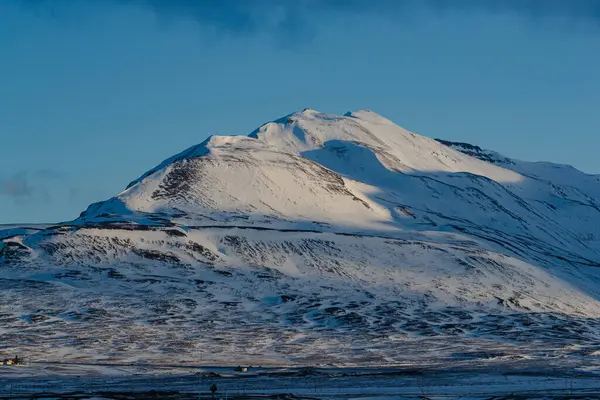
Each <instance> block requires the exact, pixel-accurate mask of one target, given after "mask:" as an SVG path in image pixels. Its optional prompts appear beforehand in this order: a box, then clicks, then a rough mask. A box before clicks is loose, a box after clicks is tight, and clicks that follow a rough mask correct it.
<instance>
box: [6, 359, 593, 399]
mask: <svg viewBox="0 0 600 400" xmlns="http://www.w3.org/2000/svg"><path fill="white" fill-rule="evenodd" d="M596 371H597V369H596V368H595V367H594V368H589V370H588V371H581V370H579V371H573V370H570V368H568V367H564V368H561V367H560V365H556V364H550V365H539V366H538V367H537V368H533V366H531V365H528V366H525V365H522V366H519V365H513V366H500V365H499V366H495V365H491V366H484V365H472V366H471V367H469V368H465V367H459V366H458V365H445V366H437V367H435V368H430V369H427V368H410V367H402V368H373V369H368V368H260V367H257V368H251V369H250V370H249V371H248V372H244V373H241V372H234V368H233V367H181V366H163V367H161V368H158V369H151V368H150V367H142V366H131V365H114V366H111V365H108V364H105V365H93V364H59V363H39V364H29V365H24V366H19V367H18V368H16V367H15V368H12V369H7V368H4V369H2V370H1V371H0V374H1V375H0V398H3V399H4V398H7V399H24V398H27V399H66V398H68V399H141V398H161V399H212V398H215V399H225V398H227V399H231V400H236V399H237V400H253V399H296V400H302V399H321V400H327V399H331V400H334V399H356V400H359V399H360V400H367V399H378V400H391V399H422V400H425V399H482V400H483V399H486V400H487V399H494V400H503V399H505V400H509V399H512V400H520V399H522V400H524V399H595V398H596V399H597V398H600V379H598V375H597V374H596ZM42 372H43V373H44V375H39V374H41V373H42ZM53 374H54V375H53ZM213 384H215V385H216V386H217V393H216V395H215V396H214V397H213V396H212V395H211V393H210V391H209V388H210V386H211V385H213Z"/></svg>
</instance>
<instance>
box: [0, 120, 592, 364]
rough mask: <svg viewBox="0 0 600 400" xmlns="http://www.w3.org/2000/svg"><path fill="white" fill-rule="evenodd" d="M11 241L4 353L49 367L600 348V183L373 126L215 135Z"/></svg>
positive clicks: (336, 124)
mask: <svg viewBox="0 0 600 400" xmlns="http://www.w3.org/2000/svg"><path fill="white" fill-rule="evenodd" d="M0 240H2V242H0V243H2V244H1V245H0V246H2V248H1V250H0V251H1V253H0V262H1V263H2V270H3V274H2V277H1V278H0V288H1V289H2V290H1V292H0V318H2V320H3V324H2V325H1V327H0V340H2V343H5V344H6V343H8V345H7V346H8V348H9V349H11V351H13V352H14V351H16V350H19V351H21V353H27V352H28V351H30V352H31V351H33V350H32V349H29V348H28V347H27V346H28V343H31V342H30V341H31V340H34V338H35V340H36V341H37V342H38V343H39V346H40V348H39V349H38V348H36V349H35V351H36V353H38V354H41V357H45V358H48V359H57V357H73V358H75V357H78V358H79V359H81V358H82V357H83V358H84V359H85V358H88V359H98V358H102V357H104V358H106V359H109V360H111V359H115V360H116V359H118V360H142V359H145V360H147V361H160V360H162V359H163V358H165V357H166V356H168V355H169V354H171V353H172V352H178V354H179V355H181V352H182V350H185V355H184V356H182V357H183V358H184V361H190V362H192V361H194V360H195V361H197V360H198V357H199V356H200V355H201V354H206V352H209V353H210V354H211V356H210V357H208V358H205V360H212V362H215V363H222V362H228V361H230V360H232V358H235V359H237V360H239V359H240V358H244V359H247V360H248V361H249V362H250V361H251V362H255V363H256V362H260V363H268V362H273V363H275V362H279V363H290V364H314V363H326V362H338V363H345V364H373V363H387V364H389V363H396V362H402V361H404V360H405V359H406V358H411V360H414V359H415V357H417V353H418V357H423V358H427V357H429V358H431V357H433V355H434V354H435V357H436V359H446V358H448V359H451V358H452V357H454V356H455V355H456V354H459V353H460V354H465V352H468V351H469V349H470V348H471V347H470V346H473V345H475V346H480V341H485V343H486V346H496V348H497V351H499V352H500V353H501V354H512V352H514V351H515V349H518V352H519V353H521V354H527V355H528V357H536V356H537V355H538V352H543V354H545V355H548V354H549V353H548V352H549V351H550V352H552V351H554V352H556V354H557V355H560V356H564V355H569V354H570V353H569V352H572V351H574V350H573V348H572V346H571V345H572V344H573V343H577V344H578V346H588V347H590V346H593V345H594V343H595V341H597V340H598V336H599V334H600V324H598V322H597V318H598V317H599V316H600V282H599V279H600V273H599V267H600V178H599V177H598V176H593V175H587V174H584V173H582V172H580V171H577V170H575V169H574V168H572V167H570V166H564V165H557V164H551V163H530V162H522V161H517V160H512V159H509V158H506V157H504V156H501V155H499V154H498V153H495V152H492V151H489V150H484V149H481V148H479V147H477V146H473V145H470V144H466V143H454V142H448V141H442V140H433V139H429V138H426V137H423V136H420V135H417V134H414V133H411V132H408V131H406V130H404V129H402V128H400V127H398V126H397V125H395V124H394V123H392V122H391V121H389V120H387V119H385V118H383V117H381V116H379V115H377V114H375V113H373V112H371V111H358V112H353V113H347V114H345V115H344V116H336V115H329V114H323V113H319V112H317V111H314V110H310V109H306V110H303V111H301V112H297V113H294V114H291V115H289V116H286V117H284V118H281V119H278V120H275V121H273V122H269V123H266V124H264V125H263V126H261V127H259V128H258V129H256V130H255V131H254V132H252V133H251V134H250V135H248V136H213V137H210V138H209V139H207V140H206V141H205V142H203V143H201V144H199V145H197V146H193V147H191V148H189V149H187V150H185V151H183V152H182V153H180V154H177V155H175V156H173V157H171V158H169V159H167V160H165V161H164V162H162V163H161V164H160V165H158V166H157V167H155V168H153V169H151V170H149V171H148V172H146V173H145V174H143V175H142V176H141V177H140V178H138V179H136V180H134V181H133V182H132V183H131V184H130V185H129V186H128V187H127V189H126V190H125V191H123V192H121V193H119V194H118V195H116V196H115V197H113V198H112V199H109V200H107V201H104V202H100V203H96V204H93V205H91V206H90V207H89V208H88V209H87V210H86V211H84V212H83V213H82V214H81V216H80V217H79V218H78V219H77V220H75V221H72V222H69V223H64V224H60V225H56V226H51V227H44V228H40V229H39V230H32V229H19V228H18V227H12V226H11V227H10V231H8V229H7V230H6V232H4V233H3V232H2V231H0ZM8 299H17V301H15V302H9V301H8ZM107 328H110V329H107ZM65 332H68V334H65ZM449 337H452V338H453V340H452V343H453V345H448V342H447V338H449ZM415 340H419V341H426V342H428V343H429V344H428V346H425V350H424V349H423V347H422V346H421V347H419V348H418V349H415V352H412V353H411V352H410V351H408V350H407V349H410V346H411V345H412V343H414V341H415ZM398 343H403V345H402V346H401V347H399V346H398ZM423 343H424V342H423ZM481 343H482V342H481ZM490 343H493V345H492V344H490ZM349 346H350V347H349ZM407 346H408V347H407ZM540 346H543V350H540V348H541V347H540ZM341 348H344V351H340V349H341ZM349 348H352V349H354V350H349ZM28 349H29V350H28ZM498 349H500V350H498ZM549 349H550V350H549ZM569 349H570V350H569ZM578 349H580V347H578ZM592 350H593V349H591V350H590V354H592V353H593V351H592ZM0 351H1V350H0ZM578 351H580V350H578ZM539 354H541V353H539ZM578 354H579V353H578ZM205 357H206V356H205Z"/></svg>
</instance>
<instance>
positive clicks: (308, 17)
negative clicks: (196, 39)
mask: <svg viewBox="0 0 600 400" xmlns="http://www.w3.org/2000/svg"><path fill="white" fill-rule="evenodd" d="M16 1H20V2H21V3H23V4H26V5H30V6H36V7H46V9H48V10H51V11H52V12H53V13H54V12H55V9H54V8H53V6H61V7H65V6H66V7H68V6H69V5H77V6H78V7H80V6H81V4H82V3H83V2H85V1H86V0H76V1H75V0H71V1H70V0H16ZM87 1H88V3H89V4H98V3H104V4H114V5H120V6H140V7H144V8H146V9H149V10H152V11H153V12H155V13H156V14H157V15H158V16H159V17H161V18H163V17H165V18H172V17H174V18H186V19H192V20H194V21H196V22H197V23H198V24H200V25H203V26H210V27H213V28H215V29H217V30H218V31H221V32H226V33H232V34H248V33H255V32H259V31H271V33H274V34H277V35H281V34H284V35H285V36H287V37H288V38H291V36H292V35H298V34H301V35H304V34H306V33H307V32H308V31H311V30H313V29H314V28H315V26H314V23H315V22H314V21H315V20H317V19H318V18H315V17H320V16H323V15H326V16H327V17H331V18H343V17H344V16H347V15H349V14H358V15H373V14H381V15H386V16H387V17H392V18H394V17H402V18H406V17H411V16H413V15H415V12H417V11H426V12H431V13H435V14H440V13H446V12H458V13H465V12H473V11H482V12H489V13H494V14H515V15H519V16H523V17H527V18H528V19H530V20H531V21H533V22H535V21H538V20H542V19H546V18H558V19H564V20H565V21H574V22H588V23H591V24H593V25H595V26H597V27H600V1H598V0H103V1H102V0H87ZM91 9H93V8H91Z"/></svg>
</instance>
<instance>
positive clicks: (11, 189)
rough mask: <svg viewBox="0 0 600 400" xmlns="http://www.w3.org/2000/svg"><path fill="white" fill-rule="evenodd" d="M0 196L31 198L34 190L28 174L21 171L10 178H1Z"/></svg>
mask: <svg viewBox="0 0 600 400" xmlns="http://www.w3.org/2000/svg"><path fill="white" fill-rule="evenodd" d="M0 194H3V195H5V196H8V197H15V198H19V197H29V196H31V195H32V194H33V188H32V187H31V185H30V184H29V181H28V179H27V172H25V171H21V172H17V173H16V174H14V175H13V176H11V177H8V178H4V179H1V178H0Z"/></svg>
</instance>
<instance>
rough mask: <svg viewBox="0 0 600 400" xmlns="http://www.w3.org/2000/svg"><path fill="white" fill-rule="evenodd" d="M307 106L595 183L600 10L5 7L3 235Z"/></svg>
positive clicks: (72, 210) (1, 5)
mask: <svg viewBox="0 0 600 400" xmlns="http://www.w3.org/2000/svg"><path fill="white" fill-rule="evenodd" d="M305 107H310V108H314V109H317V110H319V111H323V112H330V113H343V112H346V111H348V110H356V109H362V108H368V109H372V110H374V111H376V112H378V113H380V114H382V115H384V116H386V117H388V118H390V119H392V120H393V121H395V122H396V123H398V124H399V125H401V126H404V127H405V128H407V129H410V130H413V131H416V132H418V133H421V134H424V135H426V136H431V137H440V138H444V139H449V140H458V141H466V142H470V143H475V144H478V145H480V146H482V147H486V148H491V149H494V150H497V151H499V152H501V153H503V154H505V155H507V156H510V157H514V158H520V159H524V160H532V161H535V160H549V161H554V162H559V163H566V164H572V165H574V166H576V167H577V168H579V169H581V170H583V171H585V172H589V173H600V157H598V148H599V147H600V136H599V133H600V112H599V111H598V110H600V2H598V1H596V0H570V1H566V0H560V1H554V0H498V1H496V0H489V1H483V2H482V1H479V0H393V1H388V0H373V1H371V2H367V1H366V0H365V1H362V0H346V1H342V0H298V1H291V0H290V1H287V0H281V1H276V0H255V1H250V0H224V1H201V0H95V1H91V0H90V1H87V0H71V1H69V0H4V1H2V2H0V223H11V222H55V221H61V220H67V219H72V218H74V217H76V216H77V215H78V214H79V213H80V212H81V211H82V210H83V209H85V208H86V206H87V205H88V204H89V203H91V202H95V201H99V200H103V199H106V198H109V197H111V196H112V195H114V194H116V193H118V192H119V191H121V190H123V189H124V188H125V186H126V185H127V184H128V183H129V182H130V181H131V180H133V179H135V178H137V177H138V176H139V175H141V174H142V173H143V172H144V171H146V170H148V169H150V168H151V167H153V166H154V165H156V164H157V163H159V162H160V161H161V160H163V159H164V158H167V157H168V156H170V155H172V154H174V153H176V152H179V151H181V150H182V149H184V148H186V147H188V146H190V145H193V144H196V143H198V142H200V141H202V140H203V139H204V138H206V136H207V135H209V134H222V135H231V134H247V133H249V132H251V131H252V130H253V129H254V128H255V127H257V126H258V125H260V124H261V123H263V122H265V121H267V120H272V119H275V118H278V117H280V116H282V115H285V114H288V113H290V112H293V111H296V110H299V109H302V108H305Z"/></svg>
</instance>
